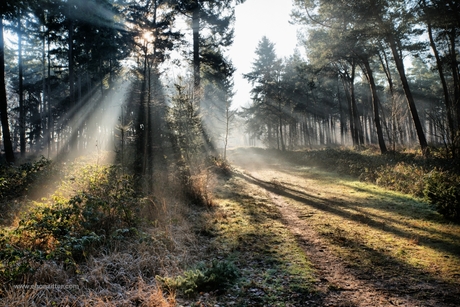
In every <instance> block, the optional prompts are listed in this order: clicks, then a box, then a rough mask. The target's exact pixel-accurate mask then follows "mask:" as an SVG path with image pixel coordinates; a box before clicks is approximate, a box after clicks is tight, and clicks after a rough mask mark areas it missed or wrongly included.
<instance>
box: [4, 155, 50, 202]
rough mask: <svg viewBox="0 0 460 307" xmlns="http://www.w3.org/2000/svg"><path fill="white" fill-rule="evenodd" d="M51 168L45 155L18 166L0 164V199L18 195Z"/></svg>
mask: <svg viewBox="0 0 460 307" xmlns="http://www.w3.org/2000/svg"><path fill="white" fill-rule="evenodd" d="M50 170H51V161H50V160H48V159H46V158H45V157H43V156H42V157H41V158H40V159H39V160H37V161H35V162H33V163H30V162H29V163H24V164H21V165H19V166H14V165H6V164H0V199H6V198H8V197H14V196H18V194H20V193H21V192H22V191H24V190H25V189H27V188H28V187H29V186H30V185H31V184H32V183H33V182H34V181H36V180H37V179H39V177H40V176H46V174H48V173H49V172H50Z"/></svg>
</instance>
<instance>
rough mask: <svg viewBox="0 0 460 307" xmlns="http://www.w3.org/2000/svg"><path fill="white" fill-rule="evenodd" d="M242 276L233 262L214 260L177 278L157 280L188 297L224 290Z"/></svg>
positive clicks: (167, 287) (202, 263) (158, 278)
mask: <svg viewBox="0 0 460 307" xmlns="http://www.w3.org/2000/svg"><path fill="white" fill-rule="evenodd" d="M239 276H240V274H239V271H238V268H237V267H236V266H235V264H233V262H231V261H217V260H213V261H212V262H210V263H205V262H200V263H198V265H197V266H196V267H195V268H193V269H190V270H187V271H185V272H184V274H183V275H181V276H177V277H175V278H169V277H164V278H163V277H158V276H157V280H158V281H159V282H160V283H161V284H162V285H163V286H164V287H165V288H166V289H169V290H179V291H182V292H183V293H184V294H186V295H192V294H196V293H199V292H208V291H215V290H223V289H226V288H228V287H229V286H231V285H232V284H233V283H234V282H235V281H236V280H237V279H238V278H239Z"/></svg>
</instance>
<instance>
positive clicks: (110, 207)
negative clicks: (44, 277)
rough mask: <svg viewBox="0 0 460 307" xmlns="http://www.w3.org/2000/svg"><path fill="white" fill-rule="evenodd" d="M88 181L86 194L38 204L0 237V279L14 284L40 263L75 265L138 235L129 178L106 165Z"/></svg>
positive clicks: (133, 193) (135, 200)
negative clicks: (98, 250)
mask: <svg viewBox="0 0 460 307" xmlns="http://www.w3.org/2000/svg"><path fill="white" fill-rule="evenodd" d="M88 180H89V185H88V187H87V191H85V192H79V193H77V195H75V196H74V197H72V198H71V199H70V200H67V201H65V200H60V201H59V202H57V203H55V204H52V205H46V204H37V207H35V208H34V209H32V210H31V211H30V212H28V213H27V214H26V215H25V216H24V217H23V218H22V219H21V220H20V222H19V225H18V227H17V228H16V229H13V230H9V231H3V232H2V233H1V234H0V281H3V282H8V281H14V280H18V279H19V278H20V277H21V276H23V275H24V274H26V273H28V272H31V271H32V269H33V267H34V266H35V264H37V263H40V262H42V261H45V260H55V261H60V262H62V263H64V264H65V265H66V266H67V267H75V265H76V264H77V263H78V262H81V261H83V260H85V259H86V258H87V256H88V255H89V254H91V252H92V251H94V249H95V248H97V247H98V246H100V245H101V244H108V243H110V242H111V241H113V240H119V239H124V238H126V237H128V236H133V235H136V234H137V231H136V230H135V229H134V228H133V227H134V226H136V224H137V222H138V220H137V216H136V214H135V209H136V208H137V206H138V204H139V201H138V198H136V194H135V192H134V188H133V187H132V178H130V177H128V176H124V175H123V176H121V175H118V174H117V172H116V169H115V168H113V167H109V168H101V169H98V170H97V171H96V172H94V173H91V174H90V178H88ZM97 181H99V183H96V182H97Z"/></svg>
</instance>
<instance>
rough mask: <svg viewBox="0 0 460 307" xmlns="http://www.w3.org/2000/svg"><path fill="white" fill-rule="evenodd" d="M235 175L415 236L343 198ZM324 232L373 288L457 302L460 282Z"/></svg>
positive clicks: (453, 250) (445, 245)
mask: <svg viewBox="0 0 460 307" xmlns="http://www.w3.org/2000/svg"><path fill="white" fill-rule="evenodd" d="M235 176H237V177H239V178H241V179H243V180H244V181H246V182H248V183H251V184H254V185H256V186H258V187H260V188H262V189H265V190H266V191H268V192H271V193H274V194H277V195H279V196H283V197H286V198H290V199H292V200H294V201H297V202H300V203H303V204H305V205H307V206H310V207H312V208H315V209H317V210H320V211H324V212H328V213H330V214H333V215H337V216H340V217H342V218H344V219H346V220H351V221H354V222H357V223H361V224H366V225H368V226H370V227H372V228H375V229H378V230H380V231H385V232H389V233H392V234H394V235H396V236H398V237H401V238H406V239H411V238H412V235H411V234H410V233H409V232H406V231H403V230H401V229H398V228H396V227H393V226H388V225H386V224H385V223H382V222H379V221H376V220H375V219H374V218H373V217H368V216H367V217H366V218H365V219H363V217H362V215H359V214H352V213H350V212H348V211H346V210H345V209H346V207H347V205H346V203H344V202H336V201H329V200H327V201H325V200H324V199H321V198H320V197H317V196H314V195H310V194H308V193H305V192H302V191H298V190H295V189H292V188H286V187H280V186H277V185H276V184H274V183H273V182H267V181H264V180H260V179H258V178H255V177H253V176H251V175H247V174H241V173H236V174H235ZM321 235H322V236H323V237H325V238H326V239H327V240H328V241H330V242H331V243H332V244H335V245H338V246H340V247H342V248H345V249H347V250H348V251H349V253H346V255H345V256H344V258H342V260H343V261H344V262H345V263H347V264H348V265H349V268H350V269H351V270H352V271H353V274H354V275H356V277H358V278H359V279H361V280H369V282H370V283H372V284H373V287H374V288H376V289H379V290H381V291H383V292H385V293H389V294H397V295H398V296H401V297H403V296H410V297H411V298H413V299H416V300H418V301H419V302H423V301H425V300H427V299H429V300H431V301H433V300H435V301H436V302H437V303H439V305H441V304H442V305H443V306H456V305H457V302H458V297H460V288H459V285H458V284H455V283H450V282H447V281H445V280H443V279H442V278H440V277H437V276H434V275H432V274H431V273H428V272H426V271H424V270H423V269H421V268H417V267H414V266H412V265H410V264H408V263H405V262H403V261H401V260H399V259H397V258H395V257H393V256H390V255H388V254H387V253H384V252H383V251H380V250H376V249H374V248H372V247H370V246H366V245H363V243H362V242H361V241H360V240H357V239H354V238H353V237H352V235H348V236H347V235H344V233H341V232H334V231H332V232H324V233H321ZM418 244H419V245H425V246H427V247H430V248H433V249H436V250H440V251H443V252H445V253H449V254H451V255H453V256H454V257H455V256H457V255H458V254H459V252H460V247H459V246H458V245H457V244H453V243H450V242H446V241H442V242H432V241H431V240H430V239H428V238H426V237H423V236H421V237H419V241H418ZM376 274H377V275H376ZM437 303H436V304H435V305H437Z"/></svg>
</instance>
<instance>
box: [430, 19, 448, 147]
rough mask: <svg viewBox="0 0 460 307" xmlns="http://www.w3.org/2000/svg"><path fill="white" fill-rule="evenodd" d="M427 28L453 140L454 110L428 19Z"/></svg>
mask: <svg viewBox="0 0 460 307" xmlns="http://www.w3.org/2000/svg"><path fill="white" fill-rule="evenodd" d="M427 28H428V38H429V40H430V47H431V49H432V50H433V53H434V57H435V59H436V65H437V66H438V73H439V79H440V80H441V85H442V91H443V93H444V103H445V104H446V113H447V125H448V126H449V130H450V135H449V137H450V141H451V142H453V141H454V130H455V128H454V120H453V117H452V115H453V114H454V110H453V107H452V103H451V101H450V97H449V96H450V95H449V88H448V87H447V82H446V78H445V76H444V71H443V68H442V61H441V57H440V55H439V51H438V48H437V47H436V44H435V42H434V38H433V29H432V26H431V22H430V21H428V22H427ZM454 154H455V153H454Z"/></svg>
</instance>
